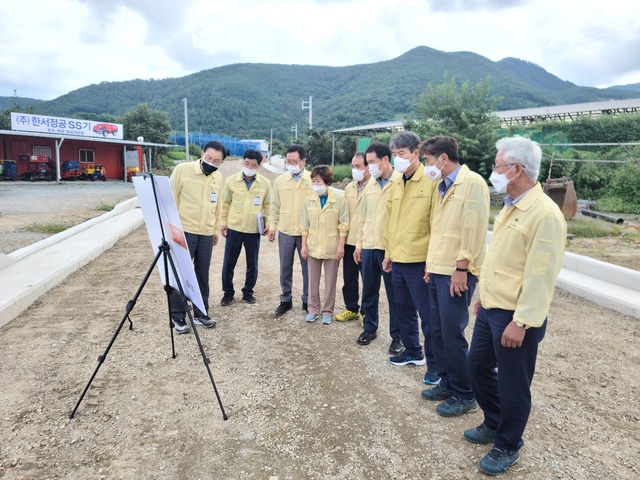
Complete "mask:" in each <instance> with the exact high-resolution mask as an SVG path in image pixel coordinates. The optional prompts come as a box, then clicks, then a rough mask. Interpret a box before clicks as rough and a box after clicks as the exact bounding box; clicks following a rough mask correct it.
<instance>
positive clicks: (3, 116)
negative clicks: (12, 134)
mask: <svg viewBox="0 0 640 480" xmlns="http://www.w3.org/2000/svg"><path fill="white" fill-rule="evenodd" d="M11 112H17V113H33V106H31V105H29V106H28V107H26V108H23V107H22V105H20V104H19V103H18V102H16V101H15V100H13V102H11V106H10V107H9V108H7V109H5V110H2V111H1V112H0V130H11Z"/></svg>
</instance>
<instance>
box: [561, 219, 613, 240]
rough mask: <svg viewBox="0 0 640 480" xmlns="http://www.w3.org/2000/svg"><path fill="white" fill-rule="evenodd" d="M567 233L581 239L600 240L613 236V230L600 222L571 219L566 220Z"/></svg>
mask: <svg viewBox="0 0 640 480" xmlns="http://www.w3.org/2000/svg"><path fill="white" fill-rule="evenodd" d="M567 233H568V234H572V235H575V236H576V237H582V238H601V237H608V236H611V235H612V234H615V229H614V228H612V227H610V226H608V225H604V224H603V223H602V222H592V221H591V220H582V219H579V218H572V219H570V220H567Z"/></svg>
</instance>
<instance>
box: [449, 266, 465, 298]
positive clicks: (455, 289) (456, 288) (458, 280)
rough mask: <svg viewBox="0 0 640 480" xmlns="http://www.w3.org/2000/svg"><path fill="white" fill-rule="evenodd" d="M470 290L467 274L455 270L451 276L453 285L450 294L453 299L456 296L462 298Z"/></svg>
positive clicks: (450, 287)
mask: <svg viewBox="0 0 640 480" xmlns="http://www.w3.org/2000/svg"><path fill="white" fill-rule="evenodd" d="M467 290H469V287H468V286H467V272H459V271H457V270H454V272H453V273H452V274H451V285H450V286H449V294H450V295H451V296H452V297H453V296H454V295H458V296H459V297H461V296H462V294H463V293H464V292H466V291H467Z"/></svg>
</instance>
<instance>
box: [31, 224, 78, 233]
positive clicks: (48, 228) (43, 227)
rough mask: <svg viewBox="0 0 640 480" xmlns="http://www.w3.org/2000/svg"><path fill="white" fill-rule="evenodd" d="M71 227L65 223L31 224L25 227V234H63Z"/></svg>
mask: <svg viewBox="0 0 640 480" xmlns="http://www.w3.org/2000/svg"><path fill="white" fill-rule="evenodd" d="M69 227H71V225H67V224H66V223H32V224H30V225H27V227H26V230H27V232H36V233H46V234H49V235H53V234H56V233H60V232H64V231H65V230H66V229H67V228H69Z"/></svg>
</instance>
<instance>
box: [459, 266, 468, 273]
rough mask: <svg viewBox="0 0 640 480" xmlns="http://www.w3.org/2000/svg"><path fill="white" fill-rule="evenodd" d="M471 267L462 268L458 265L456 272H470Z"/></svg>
mask: <svg viewBox="0 0 640 480" xmlns="http://www.w3.org/2000/svg"><path fill="white" fill-rule="evenodd" d="M468 271H469V269H468V268H460V267H459V266H457V265H456V272H468Z"/></svg>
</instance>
